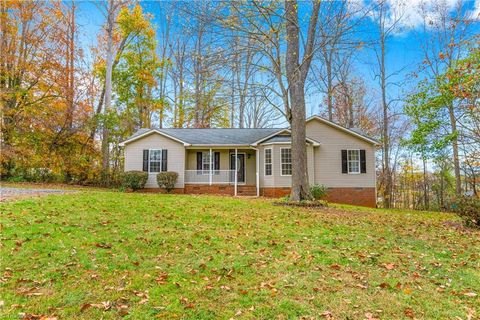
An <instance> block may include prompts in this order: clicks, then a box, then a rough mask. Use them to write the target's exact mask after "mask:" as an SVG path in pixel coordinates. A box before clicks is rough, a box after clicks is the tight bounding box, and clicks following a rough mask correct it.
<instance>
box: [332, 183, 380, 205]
mask: <svg viewBox="0 0 480 320" xmlns="http://www.w3.org/2000/svg"><path fill="white" fill-rule="evenodd" d="M325 200H327V201H329V202H336V203H344V204H352V205H356V206H364V207H371V208H375V207H376V206H377V195H376V193H375V188H328V192H327V196H326V197H325Z"/></svg>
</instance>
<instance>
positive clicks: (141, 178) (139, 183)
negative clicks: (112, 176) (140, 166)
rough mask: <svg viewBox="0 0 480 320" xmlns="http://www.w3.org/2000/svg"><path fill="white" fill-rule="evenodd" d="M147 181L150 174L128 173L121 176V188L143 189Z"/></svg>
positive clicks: (140, 172) (141, 172)
mask: <svg viewBox="0 0 480 320" xmlns="http://www.w3.org/2000/svg"><path fill="white" fill-rule="evenodd" d="M147 180H148V173H147V172H143V171H127V172H124V173H122V174H121V175H120V182H121V186H122V187H123V188H125V189H132V190H139V189H143V188H144V187H145V184H146V183H147Z"/></svg>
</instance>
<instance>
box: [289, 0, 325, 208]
mask: <svg viewBox="0 0 480 320" xmlns="http://www.w3.org/2000/svg"><path fill="white" fill-rule="evenodd" d="M319 10H320V1H314V2H313V10H312V13H311V16H310V22H309V24H308V30H307V36H306V38H305V39H306V40H305V46H304V48H303V57H302V58H300V25H299V22H298V3H297V2H296V1H288V0H286V1H285V20H286V31H287V32H286V37H287V52H286V56H285V70H286V77H287V81H288V92H289V98H290V103H291V104H290V105H291V110H290V111H291V117H290V119H289V120H290V124H291V128H292V164H293V165H292V192H291V195H290V198H291V199H292V200H293V201H299V200H302V199H309V198H311V195H310V190H309V184H308V176H307V149H306V146H305V139H306V128H305V120H306V111H305V80H306V79H307V75H308V72H309V70H310V63H311V61H312V58H313V54H314V48H315V32H316V29H317V22H318V12H319Z"/></svg>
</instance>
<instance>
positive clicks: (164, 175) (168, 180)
mask: <svg viewBox="0 0 480 320" xmlns="http://www.w3.org/2000/svg"><path fill="white" fill-rule="evenodd" d="M177 179H178V173H176V172H173V171H165V172H160V173H159V174H157V183H158V186H159V187H160V188H165V190H167V192H168V193H170V192H172V190H173V188H174V187H175V182H177Z"/></svg>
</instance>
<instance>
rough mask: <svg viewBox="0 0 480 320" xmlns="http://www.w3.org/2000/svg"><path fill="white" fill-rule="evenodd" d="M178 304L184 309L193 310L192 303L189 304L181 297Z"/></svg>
mask: <svg viewBox="0 0 480 320" xmlns="http://www.w3.org/2000/svg"><path fill="white" fill-rule="evenodd" d="M180 303H181V304H183V306H184V307H185V309H193V308H195V304H194V303H193V302H189V301H188V299H187V298H185V297H181V298H180Z"/></svg>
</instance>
